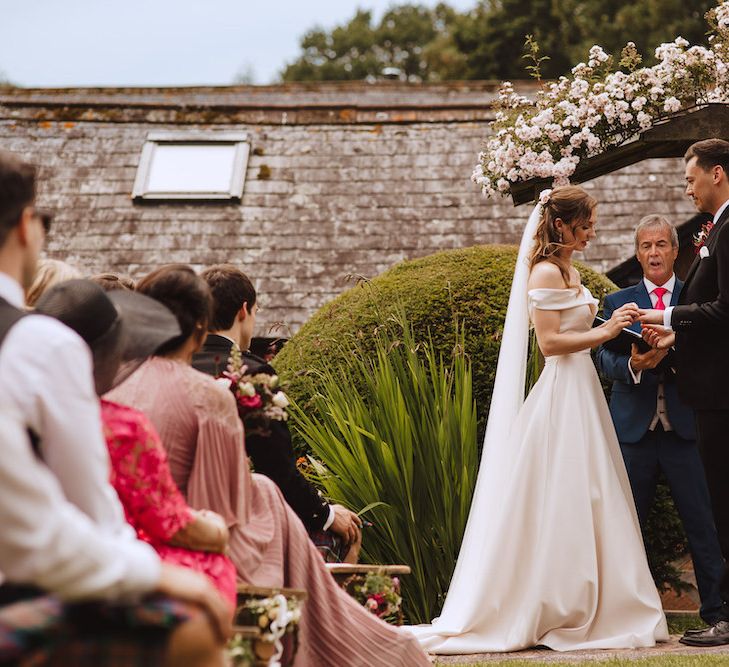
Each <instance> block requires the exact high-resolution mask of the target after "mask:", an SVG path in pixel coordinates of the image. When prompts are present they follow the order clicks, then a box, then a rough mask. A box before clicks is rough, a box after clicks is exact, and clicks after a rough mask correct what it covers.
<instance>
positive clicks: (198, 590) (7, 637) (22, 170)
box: [0, 153, 229, 665]
mask: <svg viewBox="0 0 729 667" xmlns="http://www.w3.org/2000/svg"><path fill="white" fill-rule="evenodd" d="M35 193H36V171H35V168H34V167H33V166H32V165H29V164H27V163H25V162H23V161H21V160H20V159H18V158H17V157H15V156H13V155H11V154H8V153H0V395H2V396H3V401H2V404H1V408H2V416H1V417H0V418H2V420H3V425H2V428H0V442H1V443H2V454H3V455H2V457H0V478H1V479H2V484H1V488H2V489H3V493H2V494H0V525H2V526H3V529H2V531H0V578H1V579H2V580H3V583H2V586H0V604H3V605H4V606H3V607H2V613H1V614H0V615H1V619H0V628H1V630H2V631H1V632H0V635H2V637H3V652H4V653H3V656H8V655H9V656H11V659H14V658H13V656H18V657H19V656H22V655H23V654H24V653H25V652H26V651H27V650H29V648H30V646H29V644H28V642H35V641H36V639H37V635H38V633H39V632H40V633H41V634H42V632H43V631H44V630H45V629H49V632H51V634H54V632H56V631H59V625H62V626H63V633H61V634H58V633H57V632H56V636H55V640H56V644H57V649H58V650H63V648H64V647H67V646H68V642H66V639H68V640H69V641H70V640H72V639H73V640H75V639H84V641H85V642H86V643H87V644H86V645H87V648H88V642H91V643H93V642H94V641H96V642H97V643H99V642H101V643H103V641H104V640H105V639H108V638H109V634H108V633H109V632H110V631H112V630H114V632H117V631H124V630H129V631H130V632H131V630H132V629H133V628H135V627H143V626H144V625H145V623H146V624H147V625H148V626H150V625H151V626H154V623H151V622H149V621H151V619H152V615H153V614H156V615H157V617H158V618H159V622H157V625H158V629H159V630H160V631H164V629H165V627H166V628H168V629H169V630H171V629H172V628H174V627H176V626H178V629H177V630H174V631H173V632H172V634H171V635H170V636H169V642H168V644H167V649H168V659H172V658H175V657H176V659H179V658H180V657H181V655H180V653H181V652H182V654H184V655H186V656H187V658H186V659H189V660H190V663H191V664H201V665H202V664H215V662H214V661H215V660H218V659H219V658H221V655H220V648H219V643H218V639H217V638H216V637H217V636H218V635H221V636H222V635H224V634H227V629H228V627H229V621H228V620H227V617H226V614H225V613H224V612H225V609H224V604H223V603H222V600H220V599H219V596H218V594H217V592H216V591H215V589H214V588H213V587H212V586H211V585H210V583H209V581H208V580H207V579H206V578H205V577H202V576H201V575H198V574H196V573H194V572H191V571H188V570H185V569H183V568H179V567H176V566H173V565H169V564H161V563H160V560H159V557H158V556H157V554H156V553H155V552H154V550H153V549H151V547H150V546H149V545H147V544H145V543H143V542H140V541H139V540H137V539H136V538H135V536H134V532H133V530H131V528H130V527H129V526H128V525H127V524H126V522H125V521H124V516H123V512H122V510H121V506H120V504H119V500H118V498H117V496H116V494H115V492H114V490H113V489H112V488H111V487H110V486H109V484H108V481H107V478H108V458H106V454H105V451H106V450H105V447H103V445H104V443H103V439H101V424H100V421H99V416H98V403H97V402H96V399H95V397H94V395H93V377H92V375H91V372H90V354H89V351H88V348H87V347H86V345H85V344H84V342H83V341H82V340H81V338H80V337H79V336H78V335H77V334H75V333H74V332H72V331H71V330H70V329H68V328H67V327H65V326H64V325H62V324H61V323H60V322H57V321H56V320H54V319H51V318H49V317H44V316H41V315H26V314H25V312H24V310H23V307H24V298H23V290H24V289H25V288H27V287H28V286H29V285H30V283H31V281H32V279H33V277H34V275H35V273H36V266H37V262H38V258H39V255H40V251H41V248H42V245H43V240H44V238H45V234H46V232H47V231H48V228H49V226H50V217H49V216H47V215H41V214H40V213H39V212H38V211H37V210H36V208H35ZM30 434H32V436H33V438H32V440H33V441H34V442H33V443H32V446H33V447H34V449H35V454H34V452H33V451H32V450H31V438H30V437H29V435H30ZM94 436H96V438H97V439H98V444H100V445H102V449H101V450H100V451H101V453H102V454H103V456H99V450H94V449H93V447H91V448H90V449H89V450H88V451H87V452H86V455H85V456H84V454H83V452H81V449H82V446H84V445H85V446H89V445H91V446H93V444H94ZM49 443H53V444H54V445H59V446H64V445H65V444H66V443H68V444H69V447H70V449H71V450H72V452H71V454H73V453H78V454H79V456H78V459H77V460H76V465H77V468H76V469H75V471H73V473H72V471H70V470H66V473H67V474H66V475H64V477H65V480H64V481H65V482H66V483H65V484H64V483H61V484H59V480H58V479H57V478H56V477H55V476H54V475H53V474H51V471H49V470H48V468H47V467H46V465H44V463H42V462H41V460H40V459H39V458H38V455H42V454H43V453H44V452H47V451H48V449H47V446H48V445H49ZM56 453H57V454H60V452H56ZM51 458H53V457H51ZM62 458H63V457H62V455H61V456H57V457H56V458H55V460H56V461H58V460H59V459H62ZM70 458H72V459H73V458H74V457H73V456H70ZM86 459H89V460H90V462H89V463H87V462H86ZM46 463H47V459H46ZM69 496H71V497H70V498H69ZM68 500H72V502H73V504H74V505H76V507H74V506H73V505H72V504H71V503H69V502H68ZM83 504H86V505H87V506H88V507H91V508H92V509H93V510H95V511H93V512H92V514H94V516H90V515H89V514H85V513H83V512H82V511H80V505H83ZM42 591H45V592H48V593H52V594H55V595H56V596H58V598H60V599H62V600H108V601H120V600H127V601H128V600H130V599H131V600H134V599H139V596H142V595H144V594H146V593H150V592H153V591H158V592H161V593H164V594H166V595H172V596H175V597H177V598H179V599H180V600H187V601H190V602H193V603H195V604H199V605H200V606H202V607H203V608H204V609H206V610H207V612H208V614H209V616H210V621H211V622H212V623H213V624H212V625H211V624H210V623H209V622H208V620H207V617H206V616H205V615H203V614H202V613H199V612H196V611H195V610H194V609H193V608H190V610H189V613H188V612H187V611H186V612H184V614H183V613H178V612H176V611H175V610H174V608H173V605H174V604H175V603H174V601H171V602H170V605H168V606H169V609H167V610H166V611H165V609H164V604H162V606H160V605H157V611H155V610H154V609H153V608H152V607H145V606H143V607H130V608H127V611H129V612H130V613H129V614H126V613H125V612H124V610H123V609H117V610H116V611H115V609H116V608H115V607H113V606H109V605H107V606H101V607H99V608H98V610H99V611H100V612H104V613H98V614H96V615H95V617H96V618H98V619H100V620H102V621H103V618H107V619H108V614H107V613H106V612H114V614H116V615H119V614H121V615H122V616H123V617H124V618H126V619H127V621H126V625H124V623H122V622H119V619H117V618H115V619H109V622H108V623H106V624H104V623H103V622H102V623H101V624H100V625H98V624H97V625H95V626H94V627H93V628H91V626H89V625H88V624H85V623H84V620H85V619H87V618H88V615H86V616H84V615H83V614H81V615H80V616H79V614H78V613H77V612H78V609H76V608H74V610H70V609H69V610H67V609H66V608H63V607H61V606H60V604H59V603H55V602H53V601H49V600H47V598H44V597H40V596H39V594H40V593H41V592H42ZM11 603H13V604H11ZM17 605H20V607H18V606H17ZM29 611H31V612H33V613H32V614H31V616H29V615H28V613H27V612H29ZM66 611H69V612H70V611H73V616H69V615H68V614H67V613H66ZM132 612H139V613H141V617H140V619H139V620H140V622H139V623H135V622H134V621H133V619H132ZM114 614H112V615H114ZM145 614H146V617H147V622H145V621H144V617H145ZM102 617H103V618H102ZM29 618H32V620H33V621H34V622H35V621H36V620H39V626H38V627H34V628H29V627H26V626H25V625H24V623H27V621H28V619H29ZM186 618H187V619H189V622H187V621H186ZM90 629H91V630H92V632H91V636H89V630H90ZM130 632H127V633H126V635H125V636H126V646H125V647H124V646H123V648H125V649H126V650H127V653H128V654H129V653H131V649H132V648H138V649H140V651H141V650H146V649H147V648H152V644H154V645H155V646H157V645H159V642H158V641H151V638H150V641H148V642H147V644H146V645H144V644H142V643H141V642H139V641H137V640H136V639H134V637H133V636H130ZM84 633H85V634H84ZM95 637H97V638H98V639H95ZM158 639H159V635H158ZM162 639H163V640H164V639H165V635H164V634H162ZM162 648H164V641H163V643H162ZM169 656H172V658H170V657H169Z"/></svg>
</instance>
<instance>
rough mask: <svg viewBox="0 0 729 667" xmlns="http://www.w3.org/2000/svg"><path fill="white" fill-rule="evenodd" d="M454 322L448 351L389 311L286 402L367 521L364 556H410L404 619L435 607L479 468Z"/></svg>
mask: <svg viewBox="0 0 729 667" xmlns="http://www.w3.org/2000/svg"><path fill="white" fill-rule="evenodd" d="M455 332H456V333H455V336H454V337H453V345H452V349H451V352H450V353H449V354H444V353H442V352H438V351H436V349H435V347H434V345H433V341H432V339H431V338H430V336H429V335H425V336H424V337H423V338H421V339H418V338H417V337H416V335H415V333H414V331H413V328H412V326H411V325H410V323H409V322H408V320H407V318H406V316H405V315H404V314H402V312H400V313H398V314H396V315H391V316H389V317H388V318H387V319H386V320H385V323H384V324H383V325H382V326H380V327H379V328H378V329H377V331H376V332H375V334H374V347H371V346H368V347H367V348H366V349H365V348H363V347H361V346H358V345H357V343H356V341H352V342H351V344H350V346H349V350H348V356H349V363H348V364H347V365H346V366H342V365H336V364H335V365H331V366H325V367H321V368H319V369H318V370H317V371H316V373H317V377H316V385H317V387H318V389H317V391H316V393H315V394H314V395H313V396H311V397H310V400H309V402H308V403H307V405H306V406H303V405H302V404H301V403H298V402H296V401H294V403H293V404H292V408H291V424H292V427H293V428H294V429H295V431H296V432H297V433H298V435H299V436H300V437H301V438H302V439H303V440H304V441H305V443H306V445H307V447H308V449H309V450H310V451H311V452H312V454H313V458H314V461H313V464H314V467H315V469H316V470H318V474H317V477H318V480H317V481H318V482H319V483H320V484H321V485H322V487H323V489H324V492H325V494H326V496H327V497H329V498H330V499H331V500H333V501H335V502H338V503H342V504H343V505H345V506H347V507H351V508H353V509H359V510H361V509H363V508H364V509H365V512H364V514H365V518H366V519H367V520H368V521H370V522H371V523H372V524H373V525H372V526H371V527H366V528H365V529H364V531H365V533H364V538H363V556H364V559H365V560H366V561H370V562H373V563H380V564H382V563H396V564H399V563H404V564H407V565H410V566H411V568H412V574H411V575H408V576H406V577H403V579H402V582H401V583H402V595H403V609H404V612H405V614H406V616H407V618H408V619H409V621H410V622H411V623H422V622H429V621H430V620H431V619H432V618H434V617H435V616H437V615H438V612H439V611H440V607H441V604H442V600H443V597H444V596H445V593H446V591H447V588H448V584H449V582H450V578H451V575H452V573H453V569H454V567H455V562H456V558H457V556H458V549H459V547H460V544H461V539H462V537H463V531H464V529H465V525H466V519H467V518H468V511H469V508H470V504H471V496H472V494H473V488H474V483H475V480H476V474H477V471H478V443H477V439H476V432H477V420H476V406H475V402H474V398H473V389H472V384H473V379H472V374H471V362H470V360H469V358H468V357H467V356H466V354H465V352H464V346H463V328H462V327H455ZM312 407H313V408H314V409H313V410H312V409H311V408H312ZM316 460H318V461H320V462H321V464H322V465H321V466H319V465H318V464H317V462H316Z"/></svg>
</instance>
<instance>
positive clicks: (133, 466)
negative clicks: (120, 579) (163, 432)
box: [101, 401, 194, 543]
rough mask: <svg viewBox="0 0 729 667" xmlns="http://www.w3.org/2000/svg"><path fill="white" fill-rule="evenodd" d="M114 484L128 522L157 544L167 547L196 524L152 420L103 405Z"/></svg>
mask: <svg viewBox="0 0 729 667" xmlns="http://www.w3.org/2000/svg"><path fill="white" fill-rule="evenodd" d="M101 413H102V420H103V424H104V436H105V438H106V442H107V446H108V448H109V456H110V459H111V483H112V485H113V486H114V488H115V489H116V492H117V494H118V495H119V499H120V500H121V502H122V505H123V506H124V511H125V513H126V516H127V521H129V523H130V524H131V525H132V526H134V528H135V529H136V530H137V533H139V534H140V535H144V536H146V537H147V538H148V539H149V540H150V541H152V542H162V543H164V542H167V541H169V540H170V538H171V537H172V536H173V535H174V534H175V533H177V532H178V531H179V530H181V529H182V528H184V527H185V526H186V525H187V524H188V523H190V522H191V521H192V520H193V518H194V517H193V514H192V512H191V511H190V509H189V507H188V506H187V503H186V502H185V499H184V498H183V496H182V494H181V493H180V491H179V490H178V489H177V487H176V486H175V483H174V481H173V479H172V475H171V474H170V469H169V466H168V464H167V455H166V454H165V451H164V449H163V447H162V443H161V442H160V439H159V436H158V435H157V432H156V431H155V430H154V427H153V426H152V424H151V423H150V422H149V420H148V419H147V418H146V417H145V416H144V415H143V414H142V413H140V412H137V411H136V410H133V409H131V408H128V407H125V406H121V405H117V404H114V403H109V402H107V401H102V406H101Z"/></svg>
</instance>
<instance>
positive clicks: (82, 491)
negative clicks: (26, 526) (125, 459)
mask: <svg viewBox="0 0 729 667" xmlns="http://www.w3.org/2000/svg"><path fill="white" fill-rule="evenodd" d="M0 297H2V298H4V299H5V300H6V301H8V303H10V304H11V305H13V306H15V307H18V308H22V307H23V291H22V289H21V287H20V285H19V284H18V283H17V282H16V281H14V280H13V279H12V278H10V277H9V276H8V275H7V274H4V273H0ZM0 396H2V408H3V410H13V411H14V412H15V414H17V415H18V416H19V418H20V419H21V420H22V423H23V424H25V426H26V427H29V428H30V429H32V430H33V431H34V432H35V433H36V434H37V435H38V436H39V438H40V440H41V452H42V455H43V461H44V463H45V464H46V465H47V466H48V468H50V470H51V472H52V473H53V474H54V475H55V477H56V478H57V480H58V482H59V483H60V486H61V488H62V490H63V494H64V495H65V497H66V498H67V500H69V501H70V502H71V503H73V504H74V505H76V507H78V509H79V510H81V511H82V512H83V513H85V514H86V515H87V516H88V517H89V518H90V519H91V520H92V521H93V522H94V523H95V524H96V525H97V528H98V530H101V531H103V532H106V533H108V534H109V535H110V536H113V537H114V538H115V540H114V543H115V545H116V546H115V550H116V553H117V558H122V559H124V558H126V554H127V552H128V554H129V559H130V560H131V561H134V563H135V568H134V570H135V579H136V581H137V582H138V583H137V584H136V585H135V584H132V588H139V587H140V585H141V582H144V584H143V586H142V587H143V588H145V589H147V590H148V589H150V588H151V587H152V586H153V585H154V584H155V583H156V581H157V579H158V577H159V559H158V558H157V556H156V554H155V552H154V551H153V550H152V551H150V548H149V547H148V546H147V545H145V544H143V543H141V542H138V541H137V539H136V534H135V531H134V529H133V528H132V527H131V526H130V525H129V524H128V523H127V522H126V520H125V518H124V510H123V508H122V506H121V502H120V501H119V498H118V496H117V494H116V491H115V490H114V488H113V487H112V486H111V484H110V483H109V453H108V450H107V447H106V442H105V440H104V436H103V431H102V426H101V414H100V407H99V401H98V398H97V396H96V392H95V389H94V379H93V367H92V359H91V352H90V350H89V348H88V347H87V345H86V343H84V341H83V340H82V339H81V337H80V336H78V335H77V334H76V333H75V332H74V331H72V330H71V329H69V328H68V327H66V326H65V325H63V324H61V323H60V322H59V321H57V320H55V319H53V318H50V317H45V316H43V315H32V316H28V317H24V318H22V319H21V320H19V321H18V322H17V323H16V324H15V325H14V326H13V327H12V328H11V329H10V331H9V332H8V334H7V336H6V338H5V341H4V342H3V345H2V347H0ZM3 458H4V459H5V460H6V461H7V462H8V463H11V464H12V465H16V463H15V462H13V460H12V459H8V458H7V456H6V455H5V454H4V453H3ZM0 488H3V494H7V491H6V489H7V488H8V487H0ZM29 516H33V520H34V521H36V522H39V523H42V522H43V521H45V520H46V517H45V516H44V515H43V514H34V515H29ZM0 525H3V524H2V523H0ZM0 532H2V531H0ZM124 545H126V546H124ZM79 546H83V545H79ZM140 554H144V555H140ZM47 556H48V557H49V558H52V557H53V554H47ZM2 569H3V568H2V567H0V570H2Z"/></svg>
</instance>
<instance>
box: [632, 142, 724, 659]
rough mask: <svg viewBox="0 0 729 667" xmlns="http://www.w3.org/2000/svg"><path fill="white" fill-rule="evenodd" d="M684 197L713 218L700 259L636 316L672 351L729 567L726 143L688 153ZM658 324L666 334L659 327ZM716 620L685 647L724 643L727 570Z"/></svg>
mask: <svg viewBox="0 0 729 667" xmlns="http://www.w3.org/2000/svg"><path fill="white" fill-rule="evenodd" d="M685 160H686V194H687V195H688V196H689V197H691V199H693V202H694V205H695V206H696V208H697V209H698V210H699V211H701V212H704V213H708V214H710V215H711V216H713V220H712V222H711V223H707V224H706V225H705V226H704V228H703V230H702V233H701V234H700V235H699V238H698V245H699V246H700V247H699V248H698V249H697V256H696V259H695V260H694V262H693V264H692V265H691V268H690V269H689V272H688V275H687V276H686V283H685V285H684V289H683V291H682V292H681V298H680V299H679V302H678V305H677V306H675V307H673V306H670V307H668V308H666V309H665V311H661V310H656V309H649V310H644V311H641V317H640V320H641V321H642V322H643V323H644V324H646V325H647V326H646V327H645V329H646V331H645V334H644V336H645V337H646V339H647V340H649V341H650V342H651V343H652V344H654V345H655V346H657V347H659V348H664V349H666V348H668V347H670V346H672V345H674V344H675V348H676V371H677V375H676V386H677V388H678V392H679V396H680V397H681V400H682V401H683V402H684V403H686V404H687V405H689V406H691V407H693V408H694V410H695V411H696V427H697V432H698V443H699V452H700V454H701V458H702V459H703V462H704V468H705V470H706V478H707V482H708V484H709V493H710V495H711V503H712V507H713V510H714V520H715V522H716V528H717V531H718V534H719V543H720V545H721V550H722V553H723V555H724V559H725V560H729V448H728V446H727V439H728V438H729V224H727V219H729V142H727V141H723V140H722V139H706V140H704V141H699V142H697V143H695V144H693V145H692V146H690V147H689V149H688V151H686V155H685ZM657 325H663V326H664V327H666V328H665V329H664V328H662V327H660V326H657ZM720 592H721V597H722V600H723V608H722V614H721V620H719V621H717V622H716V623H714V625H712V626H711V627H710V628H708V629H707V630H703V631H688V632H687V633H686V635H684V636H683V637H682V638H681V642H682V643H684V644H688V645H690V646H719V645H723V644H729V607H728V605H729V570H727V569H726V567H725V570H724V577H723V579H722V582H721V588H720Z"/></svg>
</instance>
